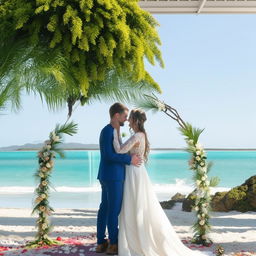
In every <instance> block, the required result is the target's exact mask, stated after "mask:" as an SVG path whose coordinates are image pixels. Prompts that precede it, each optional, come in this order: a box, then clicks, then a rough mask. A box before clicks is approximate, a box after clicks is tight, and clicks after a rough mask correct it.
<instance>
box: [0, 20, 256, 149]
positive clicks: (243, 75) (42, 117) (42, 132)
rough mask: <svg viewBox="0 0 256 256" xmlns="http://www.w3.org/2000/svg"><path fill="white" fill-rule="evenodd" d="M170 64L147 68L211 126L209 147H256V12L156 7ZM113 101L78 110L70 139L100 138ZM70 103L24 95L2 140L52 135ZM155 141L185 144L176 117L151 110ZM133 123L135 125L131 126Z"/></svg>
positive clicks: (5, 120)
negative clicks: (57, 104)
mask: <svg viewBox="0 0 256 256" xmlns="http://www.w3.org/2000/svg"><path fill="white" fill-rule="evenodd" d="M155 17H156V18H157V19H158V21H159V23H160V25H161V26H160V27H159V33H160V37H161V40H162V47H161V49H162V53H163V58H164V61H165V68H164V69H161V68H159V67H158V66H156V67H151V66H149V65H148V68H147V69H148V70H149V71H150V73H151V74H152V76H153V77H154V78H155V79H156V80H157V81H158V82H159V84H160V85H161V87H162V89H163V94H162V96H161V98H162V99H163V100H165V101H166V102H167V103H168V104H170V105H172V106H173V107H175V108H177V110H178V111H179V113H180V114H181V116H182V117H183V119H185V120H186V121H189V122H191V123H192V124H194V125H195V126H197V127H200V128H205V131H204V133H203V135H202V137H201V142H202V144H203V145H204V146H206V147H238V148H245V147H249V148H253V147H254V148H256V135H255V132H256V118H255V110H256V99H255V97H256V27H255V24H256V15H199V16H197V15H157V16H155ZM110 104H111V103H107V104H100V103H96V104H94V105H91V106H87V107H80V108H78V109H77V110H76V112H75V113H74V116H73V120H74V121H75V122H77V123H78V124H79V132H78V134H77V135H76V136H74V137H73V138H72V137H66V141H67V142H81V143H98V136H99V133H100V130H101V128H102V127H103V126H104V125H105V124H107V123H108V121H109V117H108V108H109V105H110ZM65 119H66V109H65V110H63V111H59V112H56V113H51V112H49V111H48V109H47V106H42V104H41V102H40V100H39V98H35V97H34V96H30V97H28V96H24V97H23V110H21V111H20V112H19V113H18V114H15V113H6V115H1V116H0V124H1V126H0V127H1V128H0V130H1V132H0V147H1V146H8V145H15V144H16V145H17V144H18V145H20V144H24V143H27V142H39V141H42V140H45V139H46V138H47V136H48V133H49V132H50V131H51V129H52V128H54V127H55V123H56V122H64V121H65ZM148 119H149V120H148V122H147V125H146V127H147V130H148V134H149V138H150V141H151V145H152V147H184V145H185V144H184V141H183V138H182V137H181V136H180V135H179V132H178V130H177V124H176V123H175V122H174V121H173V120H172V119H170V118H168V117H166V116H165V115H164V114H162V113H158V114H153V115H152V114H151V113H148ZM126 130H128V129H127V128H126Z"/></svg>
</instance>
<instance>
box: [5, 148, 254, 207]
mask: <svg viewBox="0 0 256 256" xmlns="http://www.w3.org/2000/svg"><path fill="white" fill-rule="evenodd" d="M36 154H37V152H35V151H15V152H0V177H1V178H0V207H14V208H30V207H32V201H33V198H34V194H33V192H34V189H35V187H36V185H37V183H36V180H35V178H34V176H33V175H34V173H35V171H36V169H37V166H38V164H37V158H36ZM65 155H66V157H65V158H64V159H60V158H59V157H58V158H57V159H56V162H55V166H54V170H53V173H52V178H51V182H52V185H53V186H54V188H55V190H53V191H52V192H51V199H50V202H51V205H52V206H53V207H54V208H98V205H99V203H100V186H99V182H98V180H97V173H98V166H99V158H100V155H99V151H97V150H96V151H85V150H82V151H66V152H65ZM207 156H208V160H209V161H212V162H213V167H212V169H211V171H210V174H209V176H210V177H212V176H218V177H219V178H220V183H219V185H218V187H216V188H214V189H213V191H212V192H213V193H214V192H216V191H224V190H228V189H229V188H231V187H234V186H237V185H240V184H241V183H243V182H244V181H245V180H246V179H247V178H249V177H250V176H252V175H256V151H208V152H207ZM188 159H189V154H188V153H186V152H184V151H171V150H165V151H158V150H155V151H154V150H153V151H151V153H150V156H149V161H148V163H147V170H148V174H149V177H150V179H151V181H152V183H153V185H154V188H155V191H156V193H157V196H158V198H159V200H167V199H170V198H171V196H172V195H174V194H175V193H177V192H179V193H183V194H188V193H189V192H191V191H192V190H193V183H192V174H193V173H192V171H191V170H189V169H188Z"/></svg>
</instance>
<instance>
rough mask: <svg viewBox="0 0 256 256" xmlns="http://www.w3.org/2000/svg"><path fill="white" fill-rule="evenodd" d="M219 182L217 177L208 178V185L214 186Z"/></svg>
mask: <svg viewBox="0 0 256 256" xmlns="http://www.w3.org/2000/svg"><path fill="white" fill-rule="evenodd" d="M219 183H220V178H219V177H212V178H211V180H210V185H209V186H210V187H216V186H217V185H218V184H219Z"/></svg>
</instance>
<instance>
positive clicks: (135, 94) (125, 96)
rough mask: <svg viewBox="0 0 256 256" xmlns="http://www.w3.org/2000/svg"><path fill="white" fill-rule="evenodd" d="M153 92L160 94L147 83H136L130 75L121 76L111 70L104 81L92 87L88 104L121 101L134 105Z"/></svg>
mask: <svg viewBox="0 0 256 256" xmlns="http://www.w3.org/2000/svg"><path fill="white" fill-rule="evenodd" d="M152 92H158V89H157V88H155V87H153V86H152V84H150V83H148V82H147V81H145V80H144V81H140V82H134V81H133V80H132V79H131V78H130V77H129V75H127V76H126V77H125V76H121V75H120V74H118V73H117V72H116V71H114V70H111V71H109V72H108V74H107V76H106V79H105V80H104V81H99V82H96V83H94V84H92V85H91V86H90V88H89V91H88V98H87V103H88V104H91V103H93V102H94V101H100V102H102V101H104V102H105V101H121V102H125V103H132V104H134V103H135V102H137V101H139V100H140V99H141V98H143V97H144V95H145V94H146V93H148V94H150V93H152Z"/></svg>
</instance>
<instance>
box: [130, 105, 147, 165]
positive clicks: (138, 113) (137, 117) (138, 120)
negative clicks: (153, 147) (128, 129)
mask: <svg viewBox="0 0 256 256" xmlns="http://www.w3.org/2000/svg"><path fill="white" fill-rule="evenodd" d="M129 118H130V119H131V120H132V121H133V124H136V125H137V127H138V130H139V131H140V132H143V133H144V134H145V152H144V159H145V161H147V160H148V154H149V150H150V147H149V141H148V136H147V133H146V130H145V128H144V123H145V122H146V121H147V117H146V113H145V112H144V111H143V110H141V109H133V110H132V111H131V113H130V116H129Z"/></svg>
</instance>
